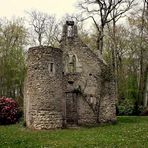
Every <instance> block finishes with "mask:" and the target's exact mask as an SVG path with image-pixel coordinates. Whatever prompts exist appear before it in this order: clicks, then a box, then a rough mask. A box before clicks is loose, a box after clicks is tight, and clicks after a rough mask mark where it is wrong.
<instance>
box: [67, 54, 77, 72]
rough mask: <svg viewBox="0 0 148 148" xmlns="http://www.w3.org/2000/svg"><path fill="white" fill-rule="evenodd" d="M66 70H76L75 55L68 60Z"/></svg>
mask: <svg viewBox="0 0 148 148" xmlns="http://www.w3.org/2000/svg"><path fill="white" fill-rule="evenodd" d="M68 72H70V73H74V72H76V57H75V55H73V56H72V57H71V58H70V60H69V65H68Z"/></svg>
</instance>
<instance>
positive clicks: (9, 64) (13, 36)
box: [0, 19, 27, 98]
mask: <svg viewBox="0 0 148 148" xmlns="http://www.w3.org/2000/svg"><path fill="white" fill-rule="evenodd" d="M0 22H1V26H0V69H1V71H0V96H8V97H14V98H15V97H16V96H22V87H23V81H24V75H25V56H24V50H23V46H24V45H26V38H27V31H26V29H25V27H24V25H23V24H24V22H23V20H22V19H16V20H12V21H9V20H7V19H1V21H0Z"/></svg>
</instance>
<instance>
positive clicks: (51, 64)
mask: <svg viewBox="0 0 148 148" xmlns="http://www.w3.org/2000/svg"><path fill="white" fill-rule="evenodd" d="M50 72H53V63H50Z"/></svg>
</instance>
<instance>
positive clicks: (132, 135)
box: [0, 117, 148, 148]
mask: <svg viewBox="0 0 148 148" xmlns="http://www.w3.org/2000/svg"><path fill="white" fill-rule="evenodd" d="M55 147H59V148H102V147H103V148H122V147H124V148H125V147H126V148H148V117H118V123H117V124H116V125H108V126H107V125H104V126H100V127H95V128H80V129H64V130H54V131H32V130H29V129H26V128H24V127H23V126H22V124H17V125H11V126H0V148H55Z"/></svg>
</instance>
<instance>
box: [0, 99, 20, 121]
mask: <svg viewBox="0 0 148 148" xmlns="http://www.w3.org/2000/svg"><path fill="white" fill-rule="evenodd" d="M18 119H19V108H18V105H17V103H16V101H15V100H13V99H12V98H5V97H2V98H0V124H14V123H16V122H17V121H18Z"/></svg>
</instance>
